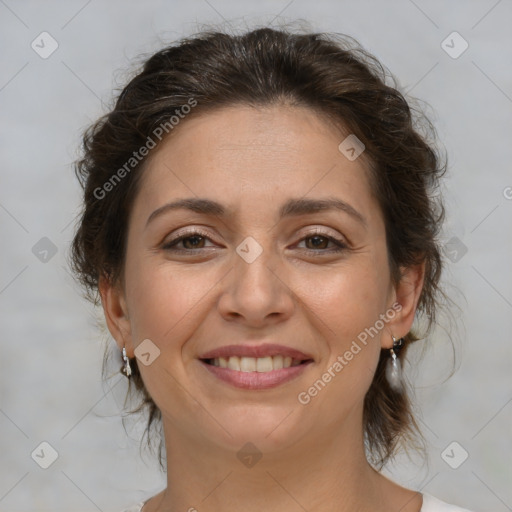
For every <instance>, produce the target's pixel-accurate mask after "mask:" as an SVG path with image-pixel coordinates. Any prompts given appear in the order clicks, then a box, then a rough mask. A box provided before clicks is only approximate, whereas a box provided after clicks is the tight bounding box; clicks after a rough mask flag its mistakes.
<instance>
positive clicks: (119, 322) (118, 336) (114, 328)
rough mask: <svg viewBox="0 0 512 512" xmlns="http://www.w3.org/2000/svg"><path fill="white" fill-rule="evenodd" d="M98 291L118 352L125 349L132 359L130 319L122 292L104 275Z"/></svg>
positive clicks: (100, 280)
mask: <svg viewBox="0 0 512 512" xmlns="http://www.w3.org/2000/svg"><path fill="white" fill-rule="evenodd" d="M98 290H99V292H100V296H101V305H102V306H103V313H104V314H105V320H106V322H107V327H108V330H109V331H110V334H111V335H112V337H113V338H114V339H115V341H116V343H117V346H118V347H119V350H122V349H123V347H126V354H127V356H128V357H130V358H131V357H134V353H133V351H134V348H133V344H132V333H131V325H130V317H129V315H128V308H127V305H126V298H125V295H124V291H123V290H122V288H121V286H119V285H114V284H112V282H111V281H110V279H108V277H106V276H105V275H102V276H101V277H100V279H99V283H98Z"/></svg>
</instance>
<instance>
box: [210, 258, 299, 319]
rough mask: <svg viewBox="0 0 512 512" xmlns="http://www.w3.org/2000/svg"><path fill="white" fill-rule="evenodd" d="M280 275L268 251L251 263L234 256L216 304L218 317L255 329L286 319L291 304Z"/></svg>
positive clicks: (291, 310) (277, 265)
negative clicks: (218, 312) (230, 269)
mask: <svg viewBox="0 0 512 512" xmlns="http://www.w3.org/2000/svg"><path fill="white" fill-rule="evenodd" d="M284 274H285V272H284V267H283V265H280V264H279V261H278V258H277V257H274V255H273V254H272V253H271V249H268V248H266V249H264V250H263V251H262V253H261V254H260V255H259V256H258V257H257V258H256V259H255V260H254V261H252V262H251V263H248V262H247V261H245V260H244V259H243V258H242V257H240V256H239V255H238V254H236V256H235V258H234V268H233V269H232V271H231V272H229V274H228V276H227V277H226V280H225V281H224V283H225V284H224V289H223V292H222V295H221V297H220V300H219V302H218V308H219V311H220V314H221V315H222V316H223V318H224V319H225V320H227V321H231V322H232V321H237V322H240V323H243V324H245V325H246V326H249V327H255V328H257V327H264V326H266V325H268V324H269V323H272V324H275V323H279V322H282V321H284V320H286V319H288V318H289V317H290V316H291V315H292V314H293V311H294V304H295V300H294V294H293V292H292V290H291V287H290V284H289V283H287V282H286V276H285V275H284Z"/></svg>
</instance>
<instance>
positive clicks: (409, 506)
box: [143, 418, 421, 512]
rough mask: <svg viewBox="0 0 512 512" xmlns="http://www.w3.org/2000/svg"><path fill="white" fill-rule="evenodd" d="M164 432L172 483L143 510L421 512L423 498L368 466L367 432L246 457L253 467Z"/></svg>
mask: <svg viewBox="0 0 512 512" xmlns="http://www.w3.org/2000/svg"><path fill="white" fill-rule="evenodd" d="M354 424H355V425H357V422H355V423H354ZM164 432H165V440H166V450H167V480H168V486H167V489H165V491H162V493H160V494H159V495H157V496H155V497H154V498H153V499H151V500H150V501H149V502H148V503H147V504H146V505H145V506H144V509H143V511H144V512H163V511H165V512H175V511H178V510H181V511H191V512H194V510H197V511H201V512H218V511H232V510H244V511H246V512H260V511H261V510H267V511H274V510H275V511H277V510H279V511H280V512H287V511H290V512H292V511H294V512H295V511H297V510H301V509H302V510H307V511H308V512H332V510H336V511H338V512H349V511H350V512H369V511H375V510H383V509H385V508H387V507H386V506H384V507H383V504H388V505H389V506H391V505H393V506H397V505H398V508H402V512H408V511H409V510H410V511H413V512H417V511H418V510H419V507H418V504H420V505H421V495H419V494H418V493H413V492H412V491H408V490H406V489H403V488H401V487H399V486H397V485H396V484H394V483H393V482H391V481H389V480H388V479H386V478H385V477H384V476H383V475H381V474H380V473H378V472H377V471H376V470H374V469H373V468H372V467H371V466H370V465H369V463H368V462H367V460H366V457H365V453H364V444H363V437H362V432H360V429H350V428H349V424H348V422H347V424H346V425H345V426H344V427H343V426H342V427H341V428H339V429H337V431H336V435H334V436H333V435H332V432H331V433H330V435H327V433H318V432H316V433H315V434H314V435H313V434H312V435H311V436H310V437H308V438H305V439H302V440H301V441H300V442H298V443H296V444H294V445H293V446H291V447H288V448H286V449H282V450H278V449H275V450H269V451H267V452H264V453H262V456H261V458H260V459H259V460H258V461H257V462H255V460H256V459H252V460H251V459H250V458H245V459H244V458H243V457H242V459H243V460H245V461H246V464H244V463H243V462H242V461H241V460H240V459H239V456H240V453H239V452H240V449H232V450H227V449H226V448H225V447H219V446H218V445H213V444H212V443H211V442H209V443H208V442H206V441H205V440H204V439H202V438H200V437H197V436H195V437H194V436H193V435H192V436H189V435H184V433H183V432H178V431H176V430H175V429H174V428H173V425H172V424H171V423H170V422H166V420H165V418H164ZM358 432H360V433H359V435H358ZM242 444H243V443H242ZM403 491H405V493H404V492H403ZM418 500H419V501H418Z"/></svg>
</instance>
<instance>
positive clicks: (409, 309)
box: [382, 261, 425, 348]
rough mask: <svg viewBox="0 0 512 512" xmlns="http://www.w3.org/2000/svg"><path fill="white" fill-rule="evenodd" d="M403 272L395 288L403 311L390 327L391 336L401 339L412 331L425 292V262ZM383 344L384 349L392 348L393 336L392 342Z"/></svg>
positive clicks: (384, 341) (385, 341) (403, 269)
mask: <svg viewBox="0 0 512 512" xmlns="http://www.w3.org/2000/svg"><path fill="white" fill-rule="evenodd" d="M401 271H402V272H401V274H402V277H401V279H400V282H399V283H398V285H397V286H396V288H395V297H396V299H395V300H396V302H398V303H399V304H400V305H401V309H400V311H399V312H398V314H397V315H396V317H395V318H394V319H393V320H392V321H391V322H389V325H388V330H389V331H390V334H392V335H393V336H394V337H395V338H401V337H403V336H405V335H406V334H407V333H408V332H409V331H410V330H411V327H412V324H413V321H414V316H415V314H416V309H417V307H418V302H419V300H420V296H421V291H422V290H423V283H424V280H425V262H424V261H423V262H422V263H420V264H418V265H415V266H412V267H407V268H406V267H402V269H401ZM382 342H383V343H382V344H383V348H391V346H392V344H393V341H392V339H391V336H390V340H384V339H383V340H382ZM384 345H386V346H385V347H384ZM387 345H389V346H387Z"/></svg>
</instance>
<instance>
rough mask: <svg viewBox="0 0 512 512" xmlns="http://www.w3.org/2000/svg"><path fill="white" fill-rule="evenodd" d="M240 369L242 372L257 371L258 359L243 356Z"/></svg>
mask: <svg viewBox="0 0 512 512" xmlns="http://www.w3.org/2000/svg"><path fill="white" fill-rule="evenodd" d="M240 371H241V372H255V371H256V359H254V357H241V358H240Z"/></svg>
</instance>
